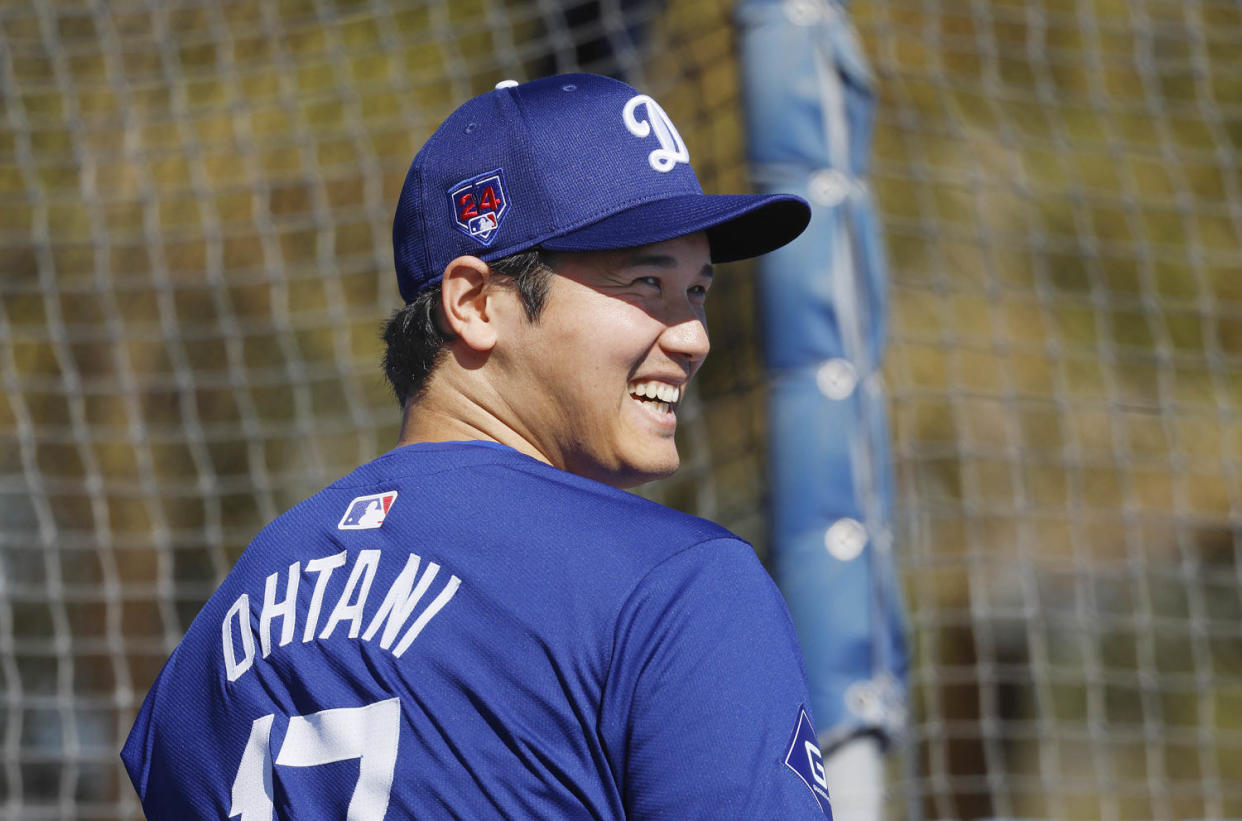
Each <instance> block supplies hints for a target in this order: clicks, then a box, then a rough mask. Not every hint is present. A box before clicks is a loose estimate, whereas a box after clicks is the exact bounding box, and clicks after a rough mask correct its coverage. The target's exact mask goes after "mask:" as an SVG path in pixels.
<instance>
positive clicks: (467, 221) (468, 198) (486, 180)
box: [448, 168, 509, 245]
mask: <svg viewBox="0 0 1242 821" xmlns="http://www.w3.org/2000/svg"><path fill="white" fill-rule="evenodd" d="M448 197H449V202H450V203H451V205H452V208H453V221H454V222H456V223H457V230H459V231H461V232H462V233H463V234H465V235H466V236H468V237H470V238H471V239H473V240H475V241H477V242H479V243H480V244H482V245H491V244H492V240H493V239H495V237H496V231H497V229H499V228H500V223H501V222H502V221H503V220H504V218H505V214H506V213H508V211H509V195H508V194H507V193H506V192H505V178H504V172H503V171H502V170H501V169H499V168H498V169H496V170H495V171H487V172H485V173H483V174H479V175H478V176H477V177H471V178H470V179H468V180H462V181H461V182H459V183H457V184H456V185H454V186H453V187H452V188H450V189H449V192H448Z"/></svg>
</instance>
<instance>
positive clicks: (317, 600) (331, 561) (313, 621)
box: [302, 550, 349, 644]
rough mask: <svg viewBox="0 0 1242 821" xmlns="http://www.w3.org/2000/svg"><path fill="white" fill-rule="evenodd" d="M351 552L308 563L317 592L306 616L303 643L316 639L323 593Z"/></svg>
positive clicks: (312, 597)
mask: <svg viewBox="0 0 1242 821" xmlns="http://www.w3.org/2000/svg"><path fill="white" fill-rule="evenodd" d="M348 552H349V551H346V550H342V551H341V552H340V553H337V554H336V555H335V556H324V557H322V558H319V559H311V560H310V561H309V562H307V563H306V572H307V573H315V574H316V579H315V592H314V593H313V594H312V595H311V604H310V610H309V611H308V612H307V614H306V629H305V630H303V631H302V643H303V644H305V643H306V642H308V641H310V640H311V639H313V638H314V637H315V627H316V625H318V624H319V611H320V609H321V608H322V607H323V591H324V589H325V588H327V586H328V579H329V578H330V577H331V576H332V571H333V570H336V569H337V568H338V567H341V566H343V565H344V564H345V557H346V555H348Z"/></svg>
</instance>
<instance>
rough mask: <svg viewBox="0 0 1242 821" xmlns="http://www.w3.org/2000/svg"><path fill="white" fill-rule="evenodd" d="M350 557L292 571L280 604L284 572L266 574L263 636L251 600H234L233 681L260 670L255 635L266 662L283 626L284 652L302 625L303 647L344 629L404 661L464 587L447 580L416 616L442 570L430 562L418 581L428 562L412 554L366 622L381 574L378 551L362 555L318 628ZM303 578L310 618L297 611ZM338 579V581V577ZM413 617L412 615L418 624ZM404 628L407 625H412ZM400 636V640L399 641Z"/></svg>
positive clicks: (230, 631) (229, 627)
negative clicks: (329, 594)
mask: <svg viewBox="0 0 1242 821" xmlns="http://www.w3.org/2000/svg"><path fill="white" fill-rule="evenodd" d="M347 558H348V551H345V550H342V551H341V552H340V553H337V554H336V555H333V556H324V557H322V558H318V559H311V560H310V561H309V562H307V563H306V567H305V569H303V567H302V563H301V562H294V563H293V564H291V565H289V572H288V574H287V576H286V581H285V583H284V585H283V586H284V591H283V595H282V596H281V598H279V599H277V595H278V594H279V592H280V591H278V588H279V587H281V584H280V581H281V580H280V576H281V575H282V574H281V573H280V571H277V572H275V573H273V574H271V575H270V576H268V577H267V584H266V586H265V587H264V590H263V609H262V610H261V611H260V612H259V619H258V621H259V624H258V629H257V630H255V627H254V618H253V614H252V612H251V609H250V596H249V595H248V594H246V593H242V594H241V595H240V596H238V597H237V601H235V602H233V606H232V607H230V608H229V611H228V613H226V614H225V616H224V622H223V624H222V625H221V630H220V634H221V650H222V651H223V653H224V668H225V671H226V672H227V674H228V678H229V681H236V680H237V679H238V678H240V677H241V675H242V674H243V673H245V672H246V671H247V670H249V669H250V668H251V667H252V666H253V665H254V654H255V646H254V644H255V643H254V635H255V633H256V632H257V633H258V635H259V650H260V652H262V654H263V658H267V657H268V655H269V654H270V653H271V652H272V632H273V629H274V627H275V625H276V624H277V623H279V625H280V634H279V636H278V637H277V638H276V643H277V646H279V647H284V646H285V645H286V644H288V643H289V642H291V641H293V635H294V631H295V629H296V628H297V626H298V625H299V624H300V625H301V627H302V630H301V636H302V643H303V644H305V643H306V642H309V641H311V640H312V639H317V640H320V641H322V640H323V639H328V638H331V637H332V635H333V634H334V633H335V632H336V631H337V630H343V631H346V632H345V635H347V636H349V638H351V639H357V638H359V636H361V638H362V640H363V641H372V640H373V639H375V638H376V636H378V637H379V646H380V647H382V648H384V649H385V650H388V651H389V652H391V653H392V654H393V655H394V656H396V657H397V658H401V655H402V654H403V653H405V651H406V650H408V649H409V648H410V644H411V643H413V641H414V639H416V638H418V634H419V633H421V632H422V631H423V629H424V628H426V626H427V623H428V622H430V621H431V620H432V619H433V618H435V616H436V614H437V613H439V612H440V611H441V610H443V609H444V606H445V605H446V604H448V603H449V600H450V599H452V598H453V594H455V593H456V592H457V588H458V587H460V586H461V579H459V578H457V577H456V576H452V575H450V577H449V580H448V581H447V582H444V583H443V584H442V585H441V586H440V587H439V591H438V592H437V593H436V595H435V597H434V598H432V599H431V600H430V602H429V603H428V604H427V605H426V606H425V607H423V608H422V609H421V611H420V612H419V613H418V614H417V615H416V616H415V612H414V611H415V610H417V609H418V607H419V604H420V602H422V601H423V598H424V596H426V595H427V593H428V591H429V590H430V589H431V588H432V587H433V586H434V585H435V583H436V575H437V574H438V573H439V572H440V565H438V564H436V563H435V562H427V563H426V566H425V567H423V568H422V573H421V575H420V573H419V565H420V564H421V563H422V560H421V559H420V558H419V557H418V556H417V555H416V554H414V553H411V554H410V557H409V559H407V560H406V563H405V567H404V568H403V569H402V570H401V573H400V574H398V576H397V578H396V579H394V580H393V583H392V585H390V586H389V588H388V590H387V591H386V592H385V593H384V598H383V599H382V600H381V601H380V603H379V606H378V607H376V608H374V609H373V610H372V611H371V615H370V620H369V621H368V620H367V619H366V617H365V616H366V609H367V601H368V598H369V597H370V594H371V582H373V581H374V580H375V571H376V570H377V569H378V568H379V562H380V551H379V550H360V551H358V555H357V557H356V558H355V559H354V564H353V566H352V567H351V568H350V570H349V576H348V578H346V580H345V584H344V586H343V587H341V588H340V593H339V594H338V595H337V596H336V603H335V604H334V605H333V606H332V608H331V609H330V610H327V611H326V612H327V618H326V619H325V620H324V621H323V624H322V626H320V617H321V616H322V615H323V614H324V612H325V607H324V597H325V595H326V594H327V592H328V587H329V584H330V583H331V582H332V579H333V575H334V573H335V571H336V570H338V569H340V568H342V567H344V566H345V562H346V560H347ZM303 576H306V577H308V578H307V581H308V582H309V577H313V578H314V585H315V587H314V591H313V592H312V593H311V597H310V604H309V606H308V607H307V608H306V611H305V612H302V611H301V609H299V607H298V604H299V600H298V588H299V586H301V584H302V580H303ZM336 578H338V579H339V578H340V576H339V575H338V576H336ZM332 586H333V587H334V588H335V587H336V585H332ZM411 616H414V618H413V620H412V621H411V620H410V617H411ZM364 622H365V624H366V629H365V630H364V629H363V624H364ZM406 622H409V624H408V626H407V624H406ZM402 631H404V632H402ZM398 635H400V639H398V638H397V637H398ZM394 642H396V644H395V645H394V644H393V643H394Z"/></svg>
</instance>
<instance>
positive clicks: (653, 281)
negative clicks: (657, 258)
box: [634, 277, 660, 288]
mask: <svg viewBox="0 0 1242 821" xmlns="http://www.w3.org/2000/svg"><path fill="white" fill-rule="evenodd" d="M634 282H635V283H637V284H639V285H650V286H651V287H653V288H659V287H660V278H659V277H639V278H638V279H636V280H634Z"/></svg>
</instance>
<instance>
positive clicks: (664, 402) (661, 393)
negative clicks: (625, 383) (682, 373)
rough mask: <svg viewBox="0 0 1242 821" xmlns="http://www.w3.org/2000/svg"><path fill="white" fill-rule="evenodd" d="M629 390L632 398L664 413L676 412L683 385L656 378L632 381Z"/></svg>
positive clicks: (659, 412) (657, 411)
mask: <svg viewBox="0 0 1242 821" xmlns="http://www.w3.org/2000/svg"><path fill="white" fill-rule="evenodd" d="M629 390H630V398H631V399H633V400H635V401H636V402H638V403H640V404H642V405H644V406H645V407H646V408H647V409H648V410H650V411H652V412H654V413H658V414H662V415H663V414H669V413H674V412H676V410H677V405H678V403H680V402H681V395H682V386H681V385H670V384H669V383H668V382H661V381H659V380H656V379H645V380H636V381H634V382H631V383H630V386H629Z"/></svg>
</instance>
